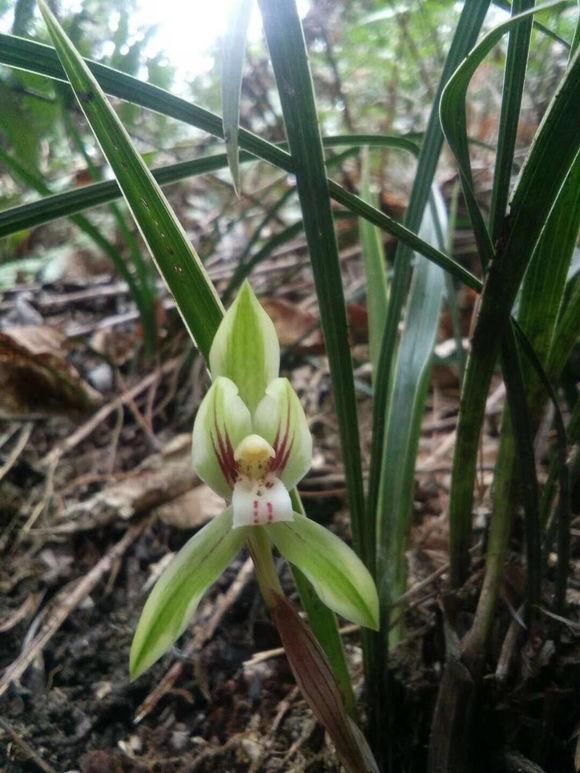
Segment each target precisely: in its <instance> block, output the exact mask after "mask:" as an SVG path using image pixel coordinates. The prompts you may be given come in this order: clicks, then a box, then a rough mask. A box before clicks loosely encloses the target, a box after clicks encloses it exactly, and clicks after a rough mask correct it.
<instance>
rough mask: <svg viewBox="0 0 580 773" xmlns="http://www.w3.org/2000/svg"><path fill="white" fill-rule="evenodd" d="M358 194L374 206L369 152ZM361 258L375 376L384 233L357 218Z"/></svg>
mask: <svg viewBox="0 0 580 773" xmlns="http://www.w3.org/2000/svg"><path fill="white" fill-rule="evenodd" d="M361 198H362V199H364V201H367V202H369V203H371V204H373V206H376V202H375V201H374V200H372V198H371V191H370V154H369V152H368V150H367V151H366V152H365V153H364V154H363V162H362V179H361ZM359 230H360V236H361V243H362V252H363V259H364V263H365V273H366V279H367V307H368V317H369V349H370V355H371V363H372V366H373V380H375V379H376V377H377V369H378V364H379V353H380V345H381V339H382V337H383V331H384V329H385V320H386V318H387V292H388V291H387V275H386V264H385V254H384V250H383V237H382V234H381V232H380V231H379V230H378V229H377V228H376V226H373V225H372V224H371V223H369V222H368V220H364V219H363V218H360V219H359Z"/></svg>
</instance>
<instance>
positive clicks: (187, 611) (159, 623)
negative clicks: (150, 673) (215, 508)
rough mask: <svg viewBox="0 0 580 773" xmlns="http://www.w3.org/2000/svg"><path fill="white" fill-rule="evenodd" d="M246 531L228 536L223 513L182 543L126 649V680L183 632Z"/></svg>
mask: <svg viewBox="0 0 580 773" xmlns="http://www.w3.org/2000/svg"><path fill="white" fill-rule="evenodd" d="M245 539H246V530H245V529H236V530H235V531H232V513H231V510H230V509H228V510H226V511H225V512H223V513H222V514H221V515H218V517H217V518H214V519H213V520H212V521H210V522H209V523H208V524H207V526H204V527H203V529H201V530H200V531H198V532H197V534H195V535H194V536H193V537H192V538H191V539H190V540H189V542H187V543H186V544H185V545H184V546H183V548H182V549H181V550H180V551H179V553H178V554H177V555H176V556H175V558H174V559H173V561H172V562H171V563H170V564H169V566H168V567H167V569H166V570H165V571H164V572H163V574H162V575H161V577H160V578H159V580H158V581H157V584H156V585H155V587H154V588H153V590H152V591H151V593H150V595H149V598H148V599H147V602H146V604H145V607H144V609H143V612H142V614H141V619H140V620H139V624H138V626H137V630H136V631H135V636H134V638H133V643H132V645H131V659H130V672H131V679H137V677H138V676H140V675H141V674H142V673H143V672H144V671H146V670H147V669H148V668H149V667H150V666H152V665H153V663H155V661H156V660H158V659H159V658H160V657H161V656H162V655H163V654H164V653H165V652H167V650H168V649H169V648H170V647H171V646H172V645H173V644H174V643H175V641H176V640H177V639H178V638H179V637H180V636H181V634H182V633H183V632H184V631H185V629H186V628H187V626H188V624H189V622H190V621H191V619H192V617H193V615H194V614H195V610H196V609H197V606H198V604H199V602H200V600H201V597H202V596H203V594H204V593H205V591H206V590H207V589H208V588H209V586H210V585H211V584H212V583H214V582H215V581H216V580H217V578H218V577H219V576H220V574H221V573H222V572H223V571H224V569H225V568H226V567H227V566H228V564H230V563H231V562H232V560H233V559H234V557H235V556H236V554H237V553H238V551H239V550H240V548H241V547H242V544H243V542H244V540H245Z"/></svg>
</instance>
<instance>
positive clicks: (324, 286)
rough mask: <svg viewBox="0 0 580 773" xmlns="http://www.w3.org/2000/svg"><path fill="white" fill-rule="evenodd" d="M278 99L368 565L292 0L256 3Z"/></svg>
mask: <svg viewBox="0 0 580 773" xmlns="http://www.w3.org/2000/svg"><path fill="white" fill-rule="evenodd" d="M260 10H261V12H262V19H263V22H264V30H265V33H266V39H267V41H268V47H269V49H270V56H271V58H272V64H273V67H274V73H275V76H276V82H277V85H278V90H279V93H280V100H281V103H282V111H283V114H284V120H285V123H286V131H287V134H288V141H289V145H290V149H291V152H292V159H293V166H294V174H295V175H296V187H297V189H298V196H299V198H300V204H301V208H302V217H303V220H304V230H305V232H306V238H307V240H308V246H309V250H310V258H311V262H312V271H313V274H314V281H315V285H316V294H317V297H318V303H319V306H320V318H321V322H322V328H323V331H324V336H325V341H326V351H327V354H328V359H329V362H330V370H331V376H332V381H333V387H334V400H335V404H336V412H337V417H338V424H339V429H340V436H341V447H342V453H343V460H344V467H345V475H346V479H347V486H348V498H349V504H350V510H351V518H352V528H353V536H354V543H355V546H356V548H357V550H358V551H359V554H360V555H361V556H362V558H363V561H365V562H368V556H369V555H370V543H369V541H368V531H367V529H366V526H365V522H364V493H363V484H362V469H361V457H360V444H359V434H358V421H357V408H356V398H355V390H354V379H353V374H352V362H351V357H350V349H349V345H348V323H347V318H346V308H345V303H344V293H343V288H342V278H341V272H340V260H339V256H338V247H337V244H336V238H335V233H334V223H333V220H332V213H331V209H330V195H329V190H328V181H327V177H326V169H325V165H324V154H323V149H322V141H321V136H320V130H319V126H318V118H317V114H316V105H315V101H314V92H313V86H312V79H311V75H310V69H309V66H308V57H307V53H306V46H305V42H304V36H303V34H302V27H301V25H300V19H299V16H298V12H297V9H296V5H295V2H294V0H281V2H280V1H279V0H278V1H277V2H275V1H274V0H260Z"/></svg>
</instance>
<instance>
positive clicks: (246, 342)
mask: <svg viewBox="0 0 580 773" xmlns="http://www.w3.org/2000/svg"><path fill="white" fill-rule="evenodd" d="M209 364H210V370H211V374H212V376H213V378H214V379H215V378H216V377H217V376H227V378H229V379H231V380H232V381H233V382H234V383H235V384H236V386H237V387H238V389H239V390H240V397H241V398H242V400H243V401H244V402H245V403H246V405H247V406H248V408H249V409H250V411H251V412H252V413H253V412H254V411H255V409H256V406H257V405H258V403H259V402H260V400H261V399H262V397H263V396H264V392H265V391H266V387H267V386H268V384H269V383H270V381H272V379H274V378H276V376H277V375H278V371H279V370H280V345H279V343H278V336H277V335H276V330H275V329H274V324H273V322H272V320H271V319H270V317H269V316H268V315H267V314H266V312H265V311H264V309H263V308H262V307H261V306H260V303H259V301H258V299H257V298H256V296H255V295H254V292H253V290H252V288H251V287H250V285H249V283H248V282H247V281H246V282H244V284H243V285H242V288H241V289H240V292H239V293H238V297H237V298H236V300H235V301H234V302H233V304H232V305H231V306H230V308H229V309H228V311H227V312H226V315H225V317H224V318H223V320H222V322H221V324H220V326H219V328H218V330H217V333H216V334H215V338H214V340H213V343H212V346H211V351H210V354H209Z"/></svg>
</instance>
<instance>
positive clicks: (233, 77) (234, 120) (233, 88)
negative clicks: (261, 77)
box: [222, 0, 253, 193]
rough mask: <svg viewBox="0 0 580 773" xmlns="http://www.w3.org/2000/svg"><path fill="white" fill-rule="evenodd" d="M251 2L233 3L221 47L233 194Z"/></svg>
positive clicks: (236, 0)
mask: <svg viewBox="0 0 580 773" xmlns="http://www.w3.org/2000/svg"><path fill="white" fill-rule="evenodd" d="M252 4H253V2H252V0H234V3H233V6H232V9H231V13H230V15H229V17H228V27H227V30H226V34H225V36H224V41H223V48H222V52H223V53H222V113H223V130H224V140H225V142H226V148H227V155H228V164H229V167H230V172H231V175H232V180H233V182H234V189H235V191H236V193H237V192H238V191H239V190H240V167H239V164H238V156H239V147H238V133H239V123H240V94H241V89H242V72H243V68H244V56H245V53H246V39H247V35H248V25H249V23H250V16H251V13H252Z"/></svg>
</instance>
